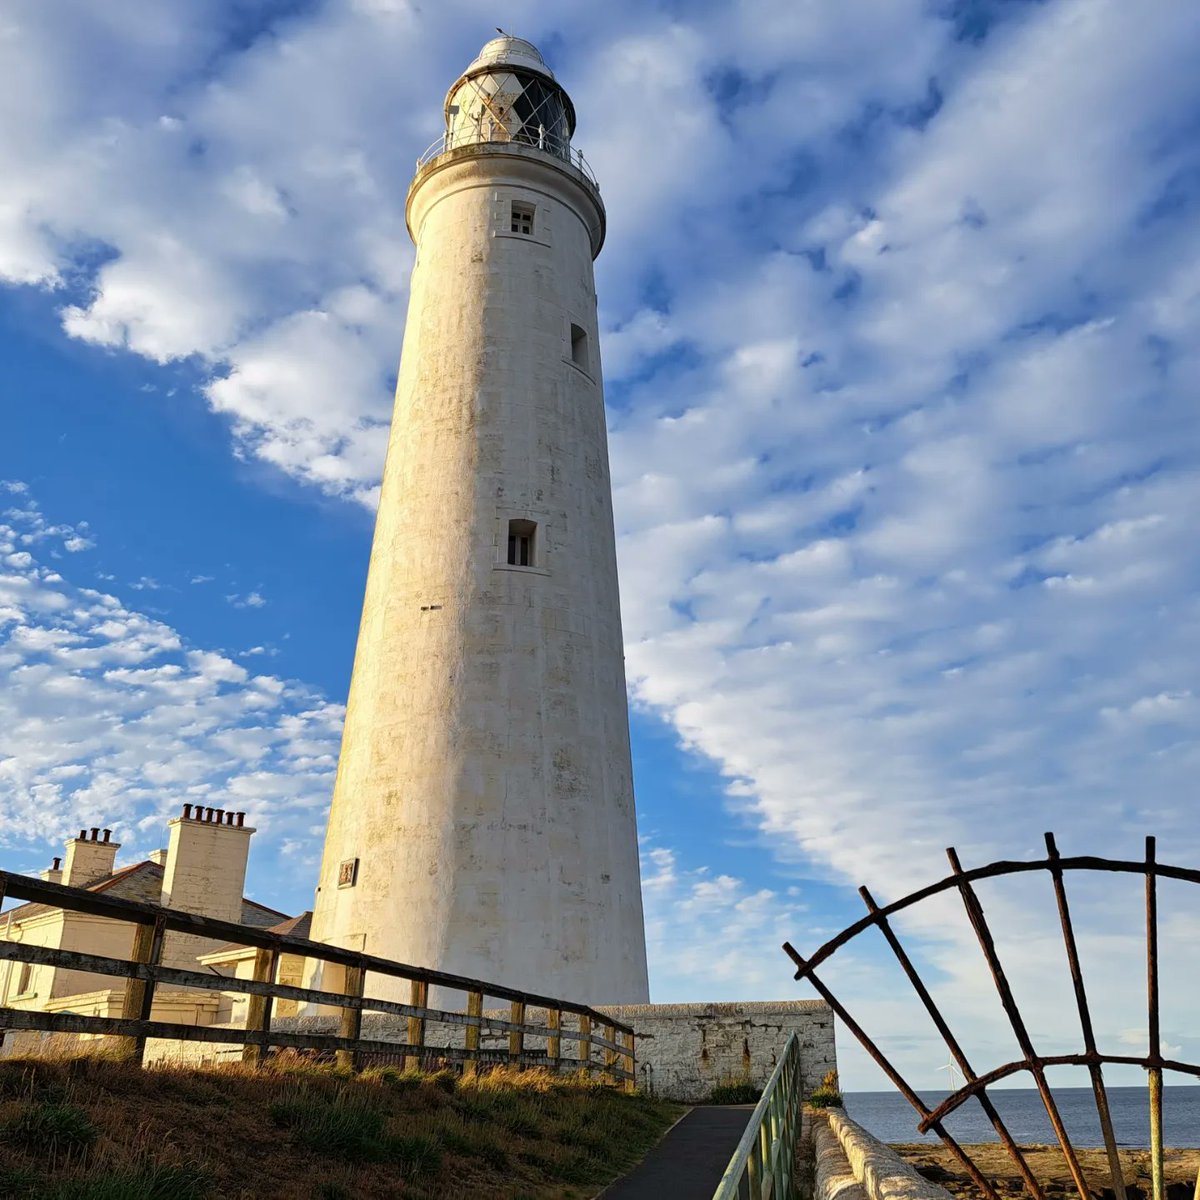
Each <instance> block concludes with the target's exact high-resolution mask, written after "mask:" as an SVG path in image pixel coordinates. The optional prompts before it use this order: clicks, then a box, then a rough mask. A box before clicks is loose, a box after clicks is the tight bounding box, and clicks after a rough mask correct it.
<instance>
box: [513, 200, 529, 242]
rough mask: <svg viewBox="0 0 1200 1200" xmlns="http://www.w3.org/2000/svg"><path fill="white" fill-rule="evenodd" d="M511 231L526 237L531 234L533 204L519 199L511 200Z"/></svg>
mask: <svg viewBox="0 0 1200 1200" xmlns="http://www.w3.org/2000/svg"><path fill="white" fill-rule="evenodd" d="M512 231H513V233H521V234H524V235H525V236H526V237H532V236H533V205H532V204H523V203H521V202H520V201H519V200H514V201H513V202H512Z"/></svg>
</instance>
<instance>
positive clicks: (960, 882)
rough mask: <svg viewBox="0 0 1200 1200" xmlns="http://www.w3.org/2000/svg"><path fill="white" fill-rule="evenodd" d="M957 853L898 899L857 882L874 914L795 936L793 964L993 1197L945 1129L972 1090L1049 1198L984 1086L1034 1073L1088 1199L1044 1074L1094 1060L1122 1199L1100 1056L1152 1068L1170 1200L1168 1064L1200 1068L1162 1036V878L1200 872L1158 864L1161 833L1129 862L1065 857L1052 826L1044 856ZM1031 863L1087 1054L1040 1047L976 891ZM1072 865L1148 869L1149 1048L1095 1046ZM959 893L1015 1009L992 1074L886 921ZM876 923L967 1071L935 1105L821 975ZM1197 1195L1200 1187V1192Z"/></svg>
mask: <svg viewBox="0 0 1200 1200" xmlns="http://www.w3.org/2000/svg"><path fill="white" fill-rule="evenodd" d="M946 854H947V857H948V858H949V860H950V869H951V873H950V874H949V875H948V876H947V877H946V878H945V879H942V880H940V881H939V882H937V883H933V884H929V885H928V886H926V887H923V888H920V889H918V890H917V891H915V892H912V893H911V894H910V895H908V896H905V897H903V898H902V899H900V900H895V901H893V902H892V903H891V904H887V905H883V906H880V905H878V904H876V902H875V900H874V898H873V897H872V896H871V893H870V892H869V891H868V890H867V889H866V888H865V887H863V888H859V894H860V895H861V896H862V899H863V902H864V903H865V905H866V907H867V916H865V917H863V918H861V919H860V920H858V921H856V922H854V924H852V925H849V926H847V927H846V928H845V929H843V930H842V932H841V933H839V934H838V935H837V936H836V937H834V938H832V939H830V940H829V941H828V942H826V943H825V945H823V946H822V947H821V948H820V949H819V950H817V951H816V952H815V953H814V954H812V955H811V956H810V957H808V958H802V957H801V956H800V955H799V954H798V953H797V952H796V950H795V949H794V948H793V947H792V945H791V943H788V942H785V943H784V946H783V949H784V951H785V952H786V953H787V955H788V956H789V957H790V958H791V960H792V961H793V962H794V963H795V964H796V967H797V970H796V978H797V979H807V980H808V982H809V983H810V984H811V985H812V987H813V988H814V989H815V990H816V992H817V994H818V995H819V996H821V998H822V999H823V1000H825V1002H826V1003H827V1004H828V1005H829V1007H830V1008H831V1009H832V1010H833V1012H834V1013H835V1015H836V1016H837V1017H838V1018H840V1020H841V1021H842V1023H843V1024H844V1025H845V1026H846V1028H847V1029H848V1030H849V1031H850V1032H851V1033H852V1034H853V1035H854V1037H855V1038H856V1039H857V1040H858V1042H859V1043H860V1044H861V1045H862V1047H863V1049H864V1050H865V1051H866V1052H867V1053H868V1054H869V1055H870V1056H871V1058H872V1059H874V1061H875V1063H876V1064H877V1065H878V1066H879V1067H880V1068H881V1069H882V1071H883V1072H884V1074H885V1075H887V1077H888V1079H890V1080H891V1082H892V1084H893V1085H894V1086H895V1087H896V1089H897V1090H898V1091H899V1092H900V1093H901V1095H903V1096H904V1098H905V1099H906V1100H907V1101H908V1102H909V1104H911V1105H912V1107H913V1108H914V1109H915V1110H916V1112H917V1114H918V1116H919V1117H920V1120H919V1122H918V1124H917V1129H918V1130H919V1131H920V1132H921V1133H926V1132H928V1131H930V1130H932V1131H933V1132H934V1133H936V1134H937V1135H938V1137H940V1138H941V1139H942V1142H943V1143H944V1144H945V1146H946V1147H947V1149H949V1150H950V1152H951V1153H952V1154H953V1155H954V1157H955V1158H956V1159H958V1161H959V1162H960V1163H961V1165H962V1166H963V1168H964V1169H965V1170H966V1172H967V1174H968V1175H969V1176H970V1178H971V1180H972V1181H973V1182H974V1183H975V1185H976V1186H977V1187H978V1188H979V1189H980V1191H981V1192H982V1193H983V1194H984V1195H985V1196H986V1197H987V1200H999V1197H998V1196H997V1193H996V1189H995V1187H994V1186H993V1184H992V1183H991V1181H990V1180H989V1179H988V1178H987V1177H986V1176H985V1175H984V1174H983V1172H982V1171H981V1170H980V1168H979V1166H978V1164H977V1163H976V1162H975V1161H974V1160H973V1159H972V1158H971V1156H970V1155H969V1154H968V1153H967V1151H966V1150H965V1149H964V1148H963V1147H962V1146H960V1145H959V1144H958V1142H957V1141H956V1140H955V1139H954V1137H953V1136H952V1135H951V1134H950V1133H949V1132H948V1131H947V1129H946V1127H945V1124H944V1122H945V1119H946V1117H947V1116H948V1115H949V1114H950V1113H952V1112H954V1110H955V1109H957V1108H958V1107H959V1106H960V1105H962V1104H963V1103H964V1102H965V1101H966V1100H968V1099H970V1098H971V1097H972V1096H973V1097H975V1098H976V1099H977V1100H978V1101H979V1104H980V1106H981V1108H982V1109H983V1111H984V1114H985V1115H986V1116H987V1118H988V1120H989V1121H990V1122H991V1124H992V1127H993V1128H994V1129H995V1130H996V1135H997V1137H998V1138H999V1139H1000V1142H1001V1143H1002V1144H1003V1145H1004V1147H1005V1149H1006V1150H1007V1151H1008V1154H1009V1156H1010V1157H1011V1158H1012V1160H1013V1163H1014V1164H1015V1166H1016V1168H1017V1170H1018V1171H1019V1173H1020V1175H1021V1178H1022V1179H1023V1180H1024V1183H1025V1189H1026V1191H1027V1192H1028V1193H1029V1195H1030V1196H1031V1197H1032V1198H1033V1200H1045V1195H1044V1193H1043V1190H1042V1187H1041V1185H1040V1184H1039V1183H1038V1180H1037V1179H1036V1177H1035V1176H1034V1174H1033V1172H1032V1171H1031V1170H1030V1168H1029V1164H1028V1162H1027V1161H1026V1160H1025V1157H1024V1155H1023V1154H1022V1153H1021V1148H1020V1147H1019V1146H1018V1145H1017V1143H1016V1141H1015V1140H1014V1138H1013V1137H1012V1135H1011V1134H1010V1133H1009V1131H1008V1129H1007V1127H1006V1126H1005V1124H1004V1121H1003V1119H1002V1118H1001V1116H1000V1114H999V1112H997V1110H996V1107H995V1105H994V1104H993V1103H992V1100H991V1097H990V1096H989V1095H988V1094H987V1089H988V1087H990V1086H991V1085H992V1084H994V1083H996V1082H998V1081H999V1080H1001V1079H1006V1078H1008V1077H1009V1076H1010V1075H1015V1074H1017V1073H1018V1072H1020V1071H1027V1072H1028V1073H1029V1075H1030V1076H1031V1078H1032V1079H1033V1083H1034V1086H1035V1087H1036V1088H1037V1091H1038V1094H1039V1095H1040V1097H1041V1100H1042V1105H1043V1107H1044V1108H1045V1110H1046V1115H1047V1117H1048V1118H1049V1120H1050V1124H1051V1127H1052V1128H1053V1129H1054V1133H1055V1136H1056V1138H1057V1139H1058V1143H1059V1146H1060V1147H1061V1149H1062V1152H1063V1157H1064V1159H1065V1160H1066V1163H1067V1168H1068V1170H1069V1171H1070V1173H1071V1178H1072V1180H1073V1181H1074V1184H1075V1189H1076V1191H1077V1192H1078V1193H1079V1196H1080V1200H1091V1197H1092V1195H1093V1192H1092V1190H1091V1188H1090V1186H1089V1184H1088V1181H1087V1178H1086V1177H1085V1175H1084V1172H1083V1169H1082V1167H1081V1166H1080V1163H1079V1158H1078V1155H1077V1154H1076V1152H1075V1147H1074V1146H1073V1145H1072V1144H1071V1139H1070V1136H1069V1135H1068V1133H1067V1130H1066V1126H1065V1125H1064V1124H1063V1121H1062V1118H1061V1116H1060V1114H1059V1112H1058V1106H1057V1104H1056V1102H1055V1099H1054V1094H1053V1092H1052V1091H1051V1089H1050V1086H1049V1084H1048V1082H1047V1080H1046V1068H1047V1067H1054V1066H1083V1067H1087V1069H1088V1074H1089V1076H1090V1079H1091V1085H1092V1093H1093V1097H1094V1099H1095V1102H1096V1113H1097V1116H1098V1118H1099V1121H1100V1129H1101V1133H1102V1135H1103V1137H1104V1148H1105V1151H1106V1153H1107V1157H1108V1164H1109V1171H1110V1174H1111V1176H1112V1187H1113V1190H1114V1194H1115V1196H1116V1200H1126V1193H1125V1182H1124V1178H1123V1175H1122V1172H1121V1165H1120V1156H1119V1154H1118V1152H1117V1142H1116V1137H1115V1135H1114V1133H1113V1125H1112V1115H1111V1111H1110V1108H1109V1103H1108V1092H1107V1090H1106V1088H1105V1084H1104V1073H1103V1064H1105V1063H1113V1064H1121V1065H1128V1066H1139V1067H1142V1068H1144V1069H1145V1071H1146V1072H1147V1077H1148V1082H1149V1105H1150V1160H1151V1180H1152V1195H1153V1200H1163V1192H1164V1187H1163V1129H1162V1104H1163V1090H1162V1089H1163V1084H1162V1075H1163V1071H1164V1070H1168V1071H1178V1072H1181V1073H1182V1074H1185V1075H1195V1076H1200V1066H1197V1065H1196V1064H1194V1063H1185V1062H1178V1061H1176V1060H1174V1059H1167V1058H1163V1056H1162V1044H1161V1039H1160V1035H1159V991H1158V890H1157V889H1158V880H1159V879H1177V880H1180V881H1182V882H1185V883H1200V871H1198V870H1193V869H1191V868H1188V867H1175V866H1169V865H1168V864H1166V863H1160V862H1159V861H1158V857H1157V854H1156V851H1155V839H1154V838H1153V837H1148V838H1147V839H1146V855H1145V858H1144V859H1142V860H1140V861H1139V860H1123V859H1108V858H1096V857H1092V856H1078V857H1073V858H1063V857H1062V856H1061V855H1060V854H1059V851H1058V847H1057V846H1056V844H1055V841H1054V835H1053V834H1052V833H1047V834H1046V857H1045V858H1044V859H1037V860H1035V861H1032V862H1015V861H1011V860H1004V861H999V862H994V863H990V864H988V865H987V866H985V867H975V868H973V869H971V870H969V871H967V870H964V869H963V867H962V864H961V863H960V862H959V859H958V854H957V853H956V852H955V850H954V849H953V847H951V848H950V849H948V850H947V851H946ZM1034 871H1048V872H1049V873H1050V877H1051V880H1052V882H1053V885H1054V894H1055V899H1056V901H1057V905H1058V915H1059V923H1060V924H1061V926H1062V935H1063V947H1064V950H1065V952H1066V956H1067V967H1068V970H1069V971H1070V975H1071V985H1072V988H1073V990H1074V993H1075V1004H1076V1008H1077V1009H1078V1015H1079V1023H1080V1028H1081V1030H1082V1034H1083V1046H1084V1048H1083V1052H1082V1053H1079V1054H1052V1055H1044V1054H1038V1053H1037V1051H1036V1049H1035V1048H1034V1045H1033V1041H1032V1039H1031V1038H1030V1035H1029V1031H1028V1029H1027V1028H1026V1026H1025V1021H1024V1018H1023V1017H1022V1016H1021V1013H1020V1010H1019V1009H1018V1007H1017V1003H1016V1000H1015V998H1014V997H1013V994H1012V989H1011V987H1010V986H1009V983H1008V977H1007V976H1006V974H1005V972H1004V967H1003V964H1002V963H1001V960H1000V956H999V953H998V951H997V949H996V943H995V941H994V939H993V937H992V933H991V930H990V928H989V927H988V923H987V919H986V917H985V916H984V912H983V905H982V904H981V903H980V902H979V898H978V896H977V895H976V894H975V889H974V886H973V885H974V884H975V883H976V882H977V881H978V880H981V879H996V878H1000V877H1002V876H1008V875H1019V874H1023V873H1029V872H1034ZM1068 871H1107V872H1116V873H1118V874H1127V875H1141V876H1143V877H1144V879H1145V885H1146V1010H1147V1017H1148V1029H1149V1053H1148V1054H1146V1055H1145V1056H1143V1057H1136V1056H1134V1055H1124V1054H1102V1053H1100V1051H1099V1050H1098V1049H1097V1047H1096V1036H1095V1031H1094V1029H1093V1026H1092V1018H1091V1012H1090V1010H1089V1008H1088V999H1087V991H1086V988H1085V987H1084V982H1083V970H1082V968H1081V967H1080V964H1079V950H1078V946H1077V943H1076V939H1075V929H1074V926H1073V925H1072V922H1071V909H1070V905H1069V903H1068V900H1067V891H1066V885H1065V882H1064V876H1065V874H1066V872H1068ZM951 891H956V892H958V894H959V897H960V898H961V900H962V904H963V908H964V910H965V912H966V915H967V919H968V920H969V922H970V924H971V928H972V929H973V930H974V932H975V937H976V940H977V941H978V942H979V948H980V951H981V952H982V954H983V957H984V961H985V962H986V963H987V966H988V969H989V971H990V972H991V975H992V979H993V981H994V983H995V985H996V993H997V996H998V997H999V1000H1000V1004H1001V1007H1002V1008H1003V1009H1004V1012H1005V1015H1006V1016H1007V1017H1008V1020H1009V1024H1010V1025H1011V1027H1012V1031H1013V1034H1014V1036H1015V1037H1016V1040H1017V1044H1018V1046H1019V1047H1020V1049H1021V1052H1022V1054H1023V1056H1024V1057H1022V1058H1021V1059H1018V1060H1016V1061H1014V1062H1010V1063H1005V1064H1004V1065H1003V1066H999V1067H995V1068H993V1069H992V1070H990V1071H988V1072H986V1073H985V1074H982V1075H978V1074H976V1073H975V1071H974V1069H973V1068H972V1066H971V1063H970V1061H969V1060H968V1058H967V1056H966V1054H965V1053H964V1052H963V1049H962V1046H961V1045H960V1044H959V1041H958V1039H957V1038H956V1037H955V1035H954V1033H953V1032H952V1030H951V1029H950V1026H949V1024H948V1023H947V1021H946V1019H945V1017H944V1016H943V1015H942V1013H941V1011H940V1010H939V1009H938V1007H937V1004H936V1003H935V1001H934V999H933V997H932V995H931V994H930V992H929V989H928V988H927V987H926V986H925V984H924V982H923V981H922V980H921V977H920V975H919V974H918V972H917V969H916V967H915V966H914V965H913V962H912V959H911V958H909V956H908V953H907V952H906V951H905V949H904V947H903V945H902V944H901V942H900V939H899V938H898V937H897V936H896V932H895V930H894V929H893V928H892V925H891V923H890V922H889V917H891V916H892V915H893V914H895V913H898V912H902V911H904V910H905V909H908V908H911V907H912V906H913V905H915V904H919V903H920V902H921V901H923V900H928V899H929V898H930V897H932V896H936V895H940V894H941V893H943V892H951ZM872 928H876V929H878V930H879V931H880V933H881V934H882V935H883V937H884V940H885V941H886V942H887V944H888V946H889V947H890V949H891V951H892V953H893V954H894V955H895V957H896V960H897V962H898V963H899V965H900V968H901V970H902V971H903V972H904V974H905V976H906V977H907V979H908V981H909V983H910V984H911V985H912V988H913V990H914V991H915V992H916V995H917V998H918V999H919V1000H920V1001H921V1004H922V1006H923V1007H924V1009H925V1011H926V1013H927V1014H928V1015H929V1017H930V1018H931V1020H932V1021H933V1023H934V1026H935V1027H936V1028H937V1031H938V1033H939V1034H941V1036H942V1040H943V1041H944V1042H945V1043H946V1046H947V1048H948V1049H949V1051H950V1055H951V1058H952V1060H953V1061H954V1062H955V1063H956V1064H957V1066H958V1068H959V1070H960V1071H961V1072H962V1074H963V1080H964V1083H963V1086H962V1087H961V1088H959V1089H958V1090H957V1091H954V1092H952V1093H951V1094H950V1095H949V1096H948V1097H947V1098H946V1099H945V1100H943V1101H942V1103H941V1104H939V1105H937V1106H936V1107H932V1108H931V1107H930V1106H929V1105H927V1104H926V1103H925V1102H924V1101H923V1100H922V1099H921V1097H920V1096H919V1095H918V1093H917V1092H916V1091H915V1090H914V1089H913V1088H912V1087H911V1086H910V1084H909V1083H908V1082H907V1080H905V1078H904V1077H903V1075H901V1073H900V1071H899V1070H898V1069H897V1067H896V1066H895V1065H894V1064H893V1063H892V1062H891V1061H890V1060H889V1059H888V1058H887V1056H886V1055H885V1054H884V1053H883V1051H882V1050H881V1049H880V1048H879V1046H878V1045H877V1044H876V1043H875V1042H874V1041H873V1040H872V1038H871V1037H870V1036H869V1035H868V1033H867V1032H866V1030H864V1029H863V1027H862V1026H861V1025H859V1024H858V1022H857V1021H855V1019H854V1018H853V1017H852V1016H851V1015H850V1013H849V1012H848V1011H847V1010H846V1008H845V1006H844V1005H843V1004H842V1003H841V1002H840V1001H839V1000H838V998H837V997H836V996H835V995H834V994H833V992H832V991H830V989H829V988H828V987H827V986H826V985H825V984H824V983H823V982H822V981H821V979H820V978H819V977H818V976H817V973H816V971H817V968H818V967H819V966H821V964H822V963H824V962H825V961H826V960H827V959H829V958H830V957H831V956H832V955H833V954H834V953H835V952H836V951H837V950H839V949H841V947H843V946H844V945H846V944H847V943H848V942H850V941H851V940H853V939H854V938H856V937H857V936H858V935H859V934H860V933H862V932H863V931H864V930H867V929H872ZM1198 1195H1200V1193H1198Z"/></svg>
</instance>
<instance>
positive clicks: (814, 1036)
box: [599, 1000, 837, 1103]
mask: <svg viewBox="0 0 1200 1200" xmlns="http://www.w3.org/2000/svg"><path fill="white" fill-rule="evenodd" d="M599 1011H600V1012H603V1013H605V1014H606V1015H608V1016H611V1017H613V1018H614V1019H615V1020H618V1021H622V1022H624V1023H625V1024H627V1025H632V1026H633V1028H634V1032H635V1033H636V1034H637V1060H638V1065H637V1073H638V1086H639V1087H641V1088H642V1089H643V1090H645V1091H647V1092H651V1093H653V1094H654V1095H658V1096H666V1097H668V1098H670V1099H672V1100H683V1101H687V1102H690V1103H696V1102H699V1101H703V1100H706V1099H708V1096H709V1093H710V1092H711V1091H712V1089H713V1088H714V1087H716V1086H717V1085H718V1084H721V1083H742V1082H748V1083H751V1084H754V1085H755V1086H756V1087H762V1086H763V1085H764V1084H765V1083H766V1082H767V1080H768V1079H769V1078H770V1076H771V1072H772V1071H773V1070H774V1069H775V1064H776V1063H777V1062H778V1061H779V1054H780V1053H781V1052H782V1050H783V1047H784V1044H785V1043H786V1042H787V1039H788V1035H789V1034H791V1032H792V1031H793V1030H795V1031H796V1032H797V1033H799V1035H800V1040H801V1063H802V1067H801V1069H802V1072H803V1077H804V1089H805V1092H806V1093H807V1092H808V1091H810V1090H811V1089H812V1088H813V1087H815V1086H816V1085H817V1084H818V1083H820V1081H821V1077H822V1076H823V1075H824V1074H825V1072H826V1071H832V1070H836V1068H837V1054H836V1052H835V1049H834V1043H833V1014H832V1013H831V1012H830V1011H829V1008H828V1006H827V1005H826V1004H825V1003H824V1002H823V1001H820V1000H775V1001H771V1000H768V1001H755V1002H745V1003H735V1004H623V1005H617V1006H608V1007H602V1008H600V1009H599Z"/></svg>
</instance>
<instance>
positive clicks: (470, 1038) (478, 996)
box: [463, 992, 483, 1079]
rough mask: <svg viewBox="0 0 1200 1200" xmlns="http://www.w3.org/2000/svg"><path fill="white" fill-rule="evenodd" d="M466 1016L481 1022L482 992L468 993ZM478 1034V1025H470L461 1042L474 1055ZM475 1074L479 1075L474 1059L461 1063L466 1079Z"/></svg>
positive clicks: (477, 1046)
mask: <svg viewBox="0 0 1200 1200" xmlns="http://www.w3.org/2000/svg"><path fill="white" fill-rule="evenodd" d="M467 1016H468V1017H477V1018H479V1019H480V1020H482V1018H483V993H482V992H468V993H467ZM479 1032H480V1031H479V1025H478V1024H472V1025H468V1026H467V1029H466V1035H465V1038H464V1040H463V1046H464V1047H465V1048H466V1049H467V1050H474V1051H475V1052H476V1053H478V1052H479ZM477 1074H479V1063H478V1061H477V1060H476V1059H474V1058H468V1059H467V1060H466V1061H465V1062H464V1063H463V1075H464V1076H465V1077H466V1078H467V1079H473V1078H474V1077H475V1076H476V1075H477Z"/></svg>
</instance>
